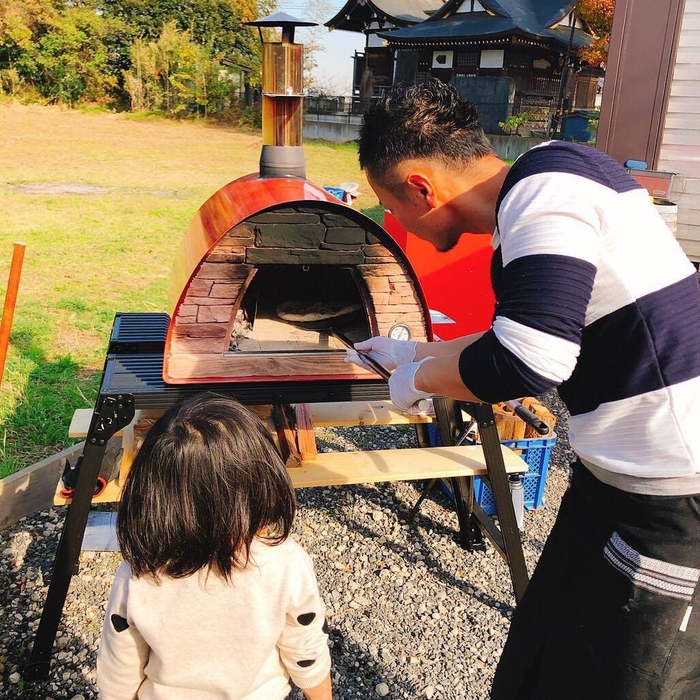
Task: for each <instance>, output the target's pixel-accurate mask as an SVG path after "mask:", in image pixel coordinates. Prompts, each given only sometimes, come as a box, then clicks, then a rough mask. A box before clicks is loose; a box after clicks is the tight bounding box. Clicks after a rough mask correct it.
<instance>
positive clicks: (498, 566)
mask: <svg viewBox="0 0 700 700" xmlns="http://www.w3.org/2000/svg"><path fill="white" fill-rule="evenodd" d="M544 402H545V403H546V404H547V405H548V406H549V407H550V409H551V410H553V411H554V412H555V413H557V415H558V417H559V423H558V426H557V435H558V442H557V445H556V447H555V449H554V451H553V454H552V458H551V460H550V466H549V475H548V478H547V488H546V492H545V503H546V507H545V508H543V509H541V510H539V511H531V512H526V514H525V526H524V535H523V540H524V549H525V556H526V559H527V563H528V567H529V569H530V571H532V569H533V568H534V565H535V564H536V562H537V558H538V557H539V554H540V552H541V551H542V547H543V545H544V541H545V539H546V537H547V535H548V533H549V531H550V529H551V527H552V524H553V522H554V518H555V516H556V512H557V507H558V505H559V501H560V499H561V496H562V494H563V492H564V490H565V489H566V485H567V483H568V464H569V462H570V461H571V456H572V455H571V451H570V448H569V446H568V440H567V429H566V415H565V411H564V409H563V408H562V406H561V402H560V400H559V398H558V396H557V395H556V393H552V394H550V395H548V396H547V397H545V399H544ZM317 434H318V441H319V446H320V448H321V449H324V448H325V449H335V450H342V449H347V450H354V449H376V448H382V447H389V446H395V447H408V446H413V445H415V433H414V431H413V428H412V427H407V428H371V429H367V428H345V429H342V430H341V429H333V430H330V429H326V430H318V431H317ZM420 486H421V485H420V484H412V483H389V484H377V485H359V486H349V487H332V488H317V489H307V490H304V491H300V492H298V499H299V515H298V518H297V521H296V524H295V528H294V531H295V536H296V538H297V539H298V540H299V542H300V543H301V544H302V545H303V546H304V547H305V548H306V550H307V551H308V552H309V553H310V554H311V555H312V556H313V557H314V561H315V565H316V571H317V575H318V580H319V585H320V588H321V591H322V593H323V596H324V598H325V601H326V604H327V606H328V623H329V626H330V628H331V635H330V644H331V653H332V657H333V670H332V677H333V686H334V697H335V698H336V699H337V700H359V699H364V698H378V697H386V698H436V699H437V698H440V699H441V700H442V699H444V700H448V699H455V700H457V699H459V700H482V699H486V698H488V695H489V692H488V691H489V687H490V683H491V680H492V678H493V673H494V669H495V667H496V663H497V660H498V658H499V655H500V652H501V649H502V647H503V643H504V641H505V638H506V635H507V632H508V626H509V621H510V618H511V615H512V612H513V605H514V599H513V593H512V588H511V584H510V576H509V572H508V569H507V566H506V565H505V563H504V562H503V560H502V559H501V557H500V556H499V555H498V554H497V553H496V552H495V551H494V550H493V548H491V547H489V548H488V550H487V551H486V552H474V553H469V552H466V551H464V550H463V549H461V548H460V547H459V545H458V544H457V543H456V542H455V535H456V533H457V517H456V515H455V512H454V509H453V508H452V505H451V502H450V501H449V499H448V498H447V497H446V496H445V495H444V494H443V493H442V492H441V491H439V490H436V491H434V492H433V493H431V495H430V496H429V497H428V498H427V499H426V500H425V501H424V502H423V505H422V507H421V511H420V514H419V515H418V516H417V517H416V519H415V520H414V521H413V523H411V524H407V523H405V522H404V520H403V516H404V515H405V513H406V511H407V510H408V509H409V508H410V507H411V506H412V505H413V504H414V503H415V501H416V500H417V498H418V496H419V494H420ZM63 517H64V511H63V509H51V510H49V511H44V512H42V513H39V514H37V515H34V516H31V517H27V518H24V519H23V520H22V521H20V522H19V523H17V524H16V525H15V526H13V527H11V528H8V529H6V530H2V531H0V698H7V699H8V700H9V699H11V698H31V699H32V700H49V699H50V698H51V699H54V700H59V699H63V698H66V699H70V700H88V699H90V698H97V691H96V686H95V670H94V669H95V655H96V652H97V649H98V646H99V641H100V632H101V627H102V617H103V614H104V606H105V603H106V601H107V597H108V594H109V589H110V586H111V582H112V577H113V575H114V572H115V571H116V568H117V566H118V563H119V556H118V555H117V554H115V553H106V552H83V553H82V556H81V560H80V572H79V574H78V575H77V576H74V577H73V581H72V584H71V588H70V591H69V594H68V599H67V600H66V605H65V608H64V612H63V617H62V620H61V625H60V628H59V632H58V637H57V642H56V647H55V649H54V655H53V661H52V664H53V669H52V675H51V680H50V681H48V682H45V683H34V684H29V683H27V684H25V683H24V682H23V680H22V678H21V668H22V665H23V663H24V661H25V660H26V655H27V651H28V649H29V648H30V645H31V640H32V639H33V635H34V632H35V630H36V627H37V625H38V623H39V617H40V614H41V609H42V606H43V601H44V599H45V597H46V590H47V585H46V584H47V580H48V577H49V574H50V571H51V564H52V559H53V555H54V552H55V547H56V545H57V542H58V537H59V534H60V531H61V526H62V522H63ZM292 698H293V700H302V698H303V696H302V695H301V693H300V692H298V691H297V692H296V693H293V694H292Z"/></svg>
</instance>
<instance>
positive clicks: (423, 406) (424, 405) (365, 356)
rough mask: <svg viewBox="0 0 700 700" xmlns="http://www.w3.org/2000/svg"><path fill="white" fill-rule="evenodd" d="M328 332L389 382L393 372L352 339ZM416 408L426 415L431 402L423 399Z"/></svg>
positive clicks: (331, 331) (335, 331) (338, 332)
mask: <svg viewBox="0 0 700 700" xmlns="http://www.w3.org/2000/svg"><path fill="white" fill-rule="evenodd" d="M328 332H329V333H330V334H331V335H332V336H334V337H335V338H337V339H338V340H339V341H340V342H341V343H343V345H345V346H346V347H348V348H351V349H353V350H354V351H355V352H356V353H357V354H358V355H359V356H360V357H361V358H362V361H363V362H365V363H366V364H367V366H368V367H371V368H372V369H373V370H374V371H375V372H376V373H377V374H378V375H379V376H380V377H381V378H382V379H385V380H386V381H387V382H388V381H389V378H390V377H391V372H390V371H389V370H388V369H387V368H386V367H384V366H383V365H381V364H379V362H377V361H376V360H375V359H374V358H372V357H370V355H369V353H367V352H365V351H364V350H358V349H357V348H356V347H355V344H354V343H353V342H352V340H350V338H348V337H347V336H346V335H344V334H343V333H341V332H340V331H338V330H336V329H335V328H329V329H328ZM416 406H418V410H419V411H421V413H425V412H426V411H428V410H429V409H430V402H429V401H428V400H427V399H421V400H420V401H418V402H417V403H416Z"/></svg>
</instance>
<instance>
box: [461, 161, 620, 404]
mask: <svg viewBox="0 0 700 700" xmlns="http://www.w3.org/2000/svg"><path fill="white" fill-rule="evenodd" d="M520 170H522V168H521V169H520ZM522 175H523V177H521V178H520V179H518V178H517V177H516V178H511V182H510V183H509V185H508V186H509V189H508V191H507V194H506V195H505V197H504V198H503V199H502V201H501V203H500V207H499V210H498V232H499V237H500V245H499V247H498V248H497V249H496V251H495V254H494V263H495V264H496V265H498V263H499V262H500V263H501V264H502V266H503V269H502V271H501V273H500V275H498V278H499V279H498V281H497V280H494V289H495V292H496V299H497V303H496V310H495V316H494V322H493V327H492V329H491V330H490V331H489V332H488V333H486V334H485V335H484V336H482V338H481V339H480V340H478V341H477V342H476V343H474V344H473V345H471V346H470V347H468V348H466V349H465V350H464V351H463V352H462V354H461V356H460V361H459V371H460V375H461V378H462V381H464V383H465V385H466V386H467V387H469V389H470V390H471V391H472V393H474V394H475V395H476V396H478V397H479V398H480V399H481V400H483V401H488V402H491V403H494V402H496V401H502V400H506V399H511V398H516V397H519V396H532V395H534V396H537V395H540V394H543V393H544V392H546V391H548V390H549V389H552V388H554V387H556V386H558V385H559V384H561V383H562V382H564V381H565V380H566V379H568V378H569V377H570V375H571V373H572V372H573V370H574V367H575V366H576V361H577V358H578V355H579V351H580V342H581V332H582V330H583V327H584V324H585V319H586V310H587V308H588V304H589V301H590V299H591V292H592V289H593V282H594V279H595V275H596V270H597V261H598V258H599V256H600V252H601V249H602V226H603V224H602V219H601V214H600V209H599V208H598V206H597V205H596V202H598V201H600V198H601V197H605V196H606V188H605V187H604V186H602V185H601V184H600V183H598V182H595V181H592V180H591V179H588V178H586V177H581V176H579V175H576V174H574V173H571V172H551V171H549V172H535V173H528V172H527V171H526V172H524V173H522ZM513 180H514V181H513Z"/></svg>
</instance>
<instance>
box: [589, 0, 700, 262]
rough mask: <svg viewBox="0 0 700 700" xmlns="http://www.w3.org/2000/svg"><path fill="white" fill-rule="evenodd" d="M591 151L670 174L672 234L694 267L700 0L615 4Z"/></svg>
mask: <svg viewBox="0 0 700 700" xmlns="http://www.w3.org/2000/svg"><path fill="white" fill-rule="evenodd" d="M596 147H597V148H598V149H600V150H602V151H605V152H606V153H609V154H610V155H611V156H612V157H613V158H615V159H616V160H617V161H619V162H620V163H625V162H626V161H627V160H638V161H644V162H646V163H647V165H648V167H649V169H650V170H651V171H652V174H653V173H662V174H666V175H669V174H671V173H675V177H674V179H673V186H672V191H671V193H670V199H671V201H672V202H674V203H675V204H676V205H677V223H676V237H677V238H678V241H679V242H680V244H681V246H682V248H683V250H684V251H685V253H686V255H688V257H689V258H690V260H692V261H693V262H694V263H695V265H696V267H697V266H699V265H700V0H662V1H661V2H659V1H658V0H617V3H616V5H615V21H614V23H613V30H612V34H611V36H610V51H609V54H608V78H607V80H606V82H605V90H604V91H603V102H602V105H601V112H600V125H599V128H598V139H597V141H596ZM672 230H673V227H672Z"/></svg>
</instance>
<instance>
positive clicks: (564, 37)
mask: <svg viewBox="0 0 700 700" xmlns="http://www.w3.org/2000/svg"><path fill="white" fill-rule="evenodd" d="M467 1H469V0H467ZM462 3H463V0H448V2H446V3H445V4H444V5H443V6H442V7H441V8H440V9H439V10H438V11H437V12H435V13H434V14H433V15H431V16H430V17H429V18H428V19H427V20H425V21H424V22H421V23H420V24H415V25H413V26H411V27H406V28H404V29H399V30H397V31H394V32H390V33H386V34H380V36H382V37H384V38H385V39H387V40H388V43H389V45H390V46H408V45H411V44H431V45H439V44H440V43H447V44H449V43H451V42H454V41H455V40H457V39H460V38H461V39H465V40H470V39H476V38H479V37H489V38H493V37H497V36H504V35H511V34H518V35H520V36H524V37H530V38H533V39H540V40H545V41H547V40H549V41H554V42H556V43H558V44H562V45H564V46H566V45H567V44H568V42H569V37H570V34H571V28H570V27H569V26H566V25H559V26H556V23H557V22H559V21H560V20H562V19H564V18H565V17H566V16H567V15H568V14H569V12H571V9H572V7H573V5H574V3H573V2H571V1H568V2H567V1H566V0H480V3H481V5H482V6H483V7H484V8H485V9H486V10H488V11H482V12H457V9H458V8H459V7H460V5H462ZM553 25H555V28H553V29H552V28H551V27H552V26H553ZM590 41H591V36H590V35H589V34H587V33H585V32H584V31H582V30H580V29H575V30H574V36H573V41H572V46H573V47H574V48H577V47H579V46H582V45H586V44H588V43H590Z"/></svg>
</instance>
